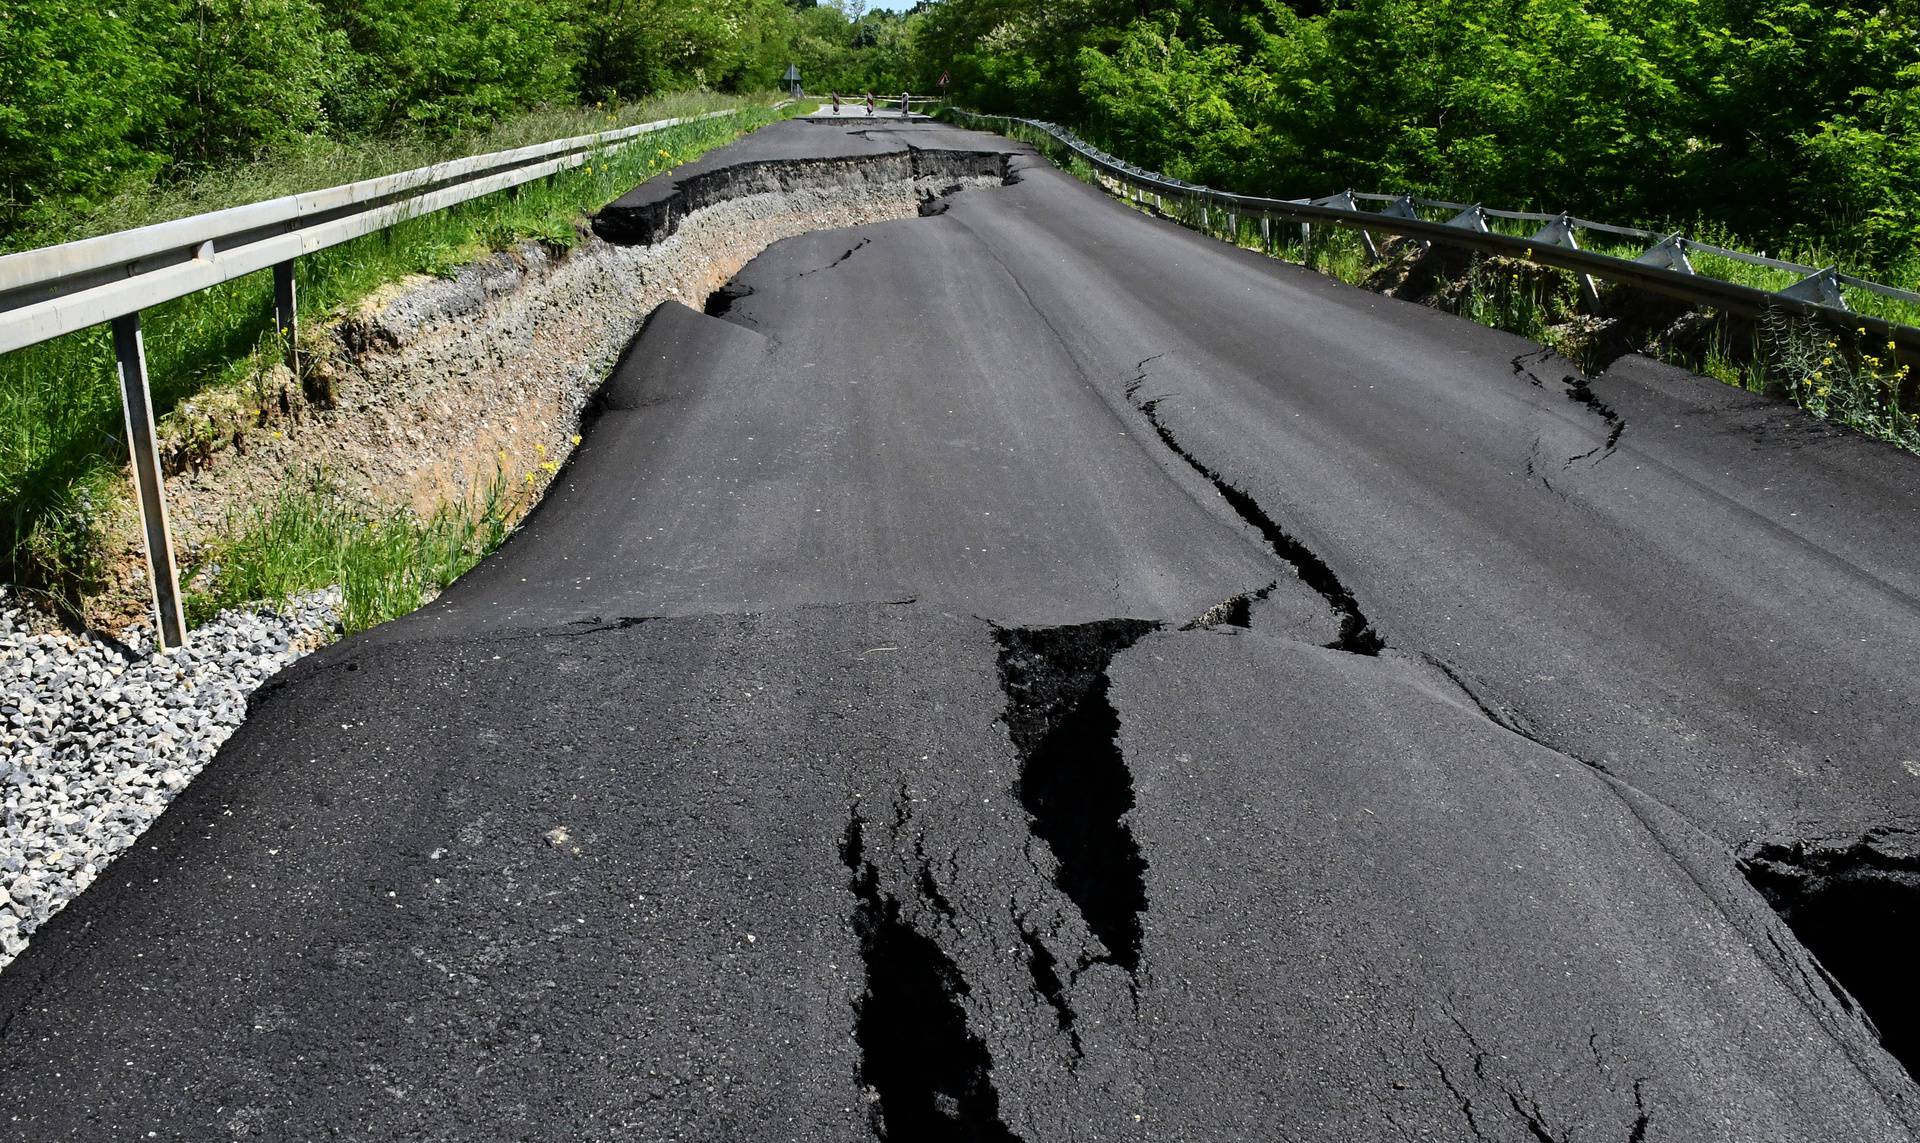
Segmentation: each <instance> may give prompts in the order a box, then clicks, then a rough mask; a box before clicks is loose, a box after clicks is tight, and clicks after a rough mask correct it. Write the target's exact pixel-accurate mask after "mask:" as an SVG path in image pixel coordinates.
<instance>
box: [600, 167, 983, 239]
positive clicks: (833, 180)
mask: <svg viewBox="0 0 1920 1143" xmlns="http://www.w3.org/2000/svg"><path fill="white" fill-rule="evenodd" d="M1007 159H1008V155H1007V153H1006V152H997V151H947V150H933V151H924V150H906V151H899V152H893V153H889V154H881V155H861V156H853V157H846V158H834V159H780V160H768V161H765V162H753V163H737V164H733V165H729V166H724V167H718V168H715V169H712V170H705V171H696V172H693V173H689V174H686V175H673V174H668V175H664V176H662V177H660V178H657V179H651V180H649V181H648V182H647V183H646V184H645V185H643V186H640V187H637V188H635V189H634V190H633V191H632V193H630V194H627V195H623V196H622V197H620V198H619V199H617V200H615V201H614V202H613V203H611V204H609V205H608V206H607V207H606V208H605V209H603V210H602V211H601V212H600V213H599V214H598V215H596V216H594V220H593V229H594V233H596V234H598V235H599V236H600V237H601V238H604V239H606V240H607V241H609V242H617V243H622V244H652V243H656V242H660V241H661V240H663V239H665V238H666V237H668V236H669V235H673V234H676V233H678V232H679V230H680V226H681V224H682V222H683V221H685V220H688V219H689V218H691V217H692V216H693V215H695V214H697V213H698V212H700V211H703V210H706V209H709V208H710V207H712V206H713V205H714V204H716V203H721V202H730V201H733V200H736V199H740V198H745V197H752V196H758V195H764V194H791V193H793V192H794V191H796V190H802V189H807V188H817V187H827V186H832V187H839V188H842V189H855V188H860V187H868V188H872V189H874V190H876V191H882V192H883V193H884V191H883V188H887V187H890V186H895V185H899V184H903V183H916V182H936V183H941V184H951V183H953V182H954V181H955V180H987V181H991V182H1000V181H1003V180H1004V179H1005V178H1006V176H1007Z"/></svg>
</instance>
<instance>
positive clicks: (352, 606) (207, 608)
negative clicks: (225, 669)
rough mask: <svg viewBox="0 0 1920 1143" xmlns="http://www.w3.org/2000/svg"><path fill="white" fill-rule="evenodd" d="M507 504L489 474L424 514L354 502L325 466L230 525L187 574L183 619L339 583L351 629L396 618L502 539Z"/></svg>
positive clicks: (500, 483)
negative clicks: (488, 481)
mask: <svg viewBox="0 0 1920 1143" xmlns="http://www.w3.org/2000/svg"><path fill="white" fill-rule="evenodd" d="M512 515H513V504H512V502H511V500H510V498H509V497H508V495H507V488H506V482H505V481H504V480H503V479H496V480H494V482H493V483H492V485H491V486H490V487H489V488H488V489H487V490H486V491H485V492H484V493H482V494H480V495H478V496H476V497H474V498H473V499H471V500H469V501H468V502H466V503H461V504H448V505H444V506H443V507H441V509H440V510H439V511H438V512H436V513H434V515H433V516H432V517H430V518H428V519H425V520H422V519H420V518H418V517H417V516H415V515H414V514H413V513H411V512H407V511H399V510H381V509H378V508H375V507H373V506H371V505H364V504H356V503H354V502H353V501H352V500H351V499H350V498H349V497H348V496H346V495H345V494H344V493H343V492H342V491H341V490H340V489H339V488H338V487H336V486H335V485H334V483H333V482H332V481H331V480H329V479H328V478H327V476H326V474H325V473H324V472H315V473H314V474H312V476H311V477H310V478H309V479H308V480H306V481H303V482H298V483H293V484H289V485H287V486H285V487H283V488H281V489H280V490H279V491H278V492H276V493H275V494H274V495H273V497H272V498H271V499H270V500H268V501H267V502H266V503H264V504H261V505H257V506H255V507H254V508H253V509H251V510H250V511H249V512H247V513H245V514H244V515H241V516H239V517H237V518H235V519H234V520H232V521H231V522H230V523H229V526H228V528H227V530H226V531H227V535H228V538H227V539H226V540H225V541H223V542H222V543H220V544H218V545H216V546H215V547H214V548H213V550H211V551H209V552H208V553H206V557H205V558H204V559H203V560H202V562H201V563H200V564H198V565H197V566H195V567H194V568H193V569H191V570H190V571H189V572H188V574H187V619H188V622H189V623H192V624H199V623H203V622H205V621H206V620H208V619H210V618H212V617H213V616H214V614H216V613H217V612H219V611H220V610H222V609H223V608H228V607H238V606H243V605H246V604H252V603H257V602H262V601H280V600H286V599H289V598H291V597H293V596H295V595H299V594H302V593H304V592H309V591H315V590H318V589H321V588H325V587H332V586H334V585H336V584H337V585H339V586H340V587H341V589H342V591H343V592H344V594H345V603H344V605H343V609H342V612H341V621H342V625H343V626H344V627H345V629H346V632H347V633H348V634H352V633H353V632H355V631H364V630H366V629H367V628H369V627H372V626H374V625H376V624H380V623H385V622H386V621H387V620H389V619H394V618H398V617H399V616H402V615H405V614H406V613H407V612H409V611H412V610H414V609H415V608H417V607H419V606H420V605H421V604H423V603H425V602H427V601H428V600H429V599H431V598H432V597H433V596H434V595H435V594H438V593H439V592H440V591H442V590H444V589H445V588H446V587H447V585H448V584H451V583H452V582H453V581H454V580H456V579H458V578H459V577H460V576H461V575H463V574H465V573H466V571H467V570H468V569H469V568H471V567H473V565H475V564H477V563H479V562H480V560H481V559H483V558H484V557H485V556H486V555H487V554H488V553H489V552H491V551H493V549H495V548H497V547H499V546H500V542H501V541H502V540H504V539H506V537H507V531H508V528H509V526H510V524H511V520H512Z"/></svg>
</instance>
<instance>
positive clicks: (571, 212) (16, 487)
mask: <svg viewBox="0 0 1920 1143" xmlns="http://www.w3.org/2000/svg"><path fill="white" fill-rule="evenodd" d="M742 105H743V101H742V100H740V99H738V98H736V97H723V96H707V95H689V96H679V97H674V98H670V99H664V100H653V101H649V102H646V103H642V104H634V105H630V106H628V107H623V108H620V109H618V110H615V111H592V110H585V111H565V112H563V111H553V110H548V111H538V112H534V113H531V114H529V115H527V116H524V117H522V118H520V119H518V120H515V121H514V122H512V123H510V124H505V125H502V126H500V127H498V128H496V129H495V130H494V131H492V132H490V133H488V134H487V135H484V136H476V137H474V138H471V139H469V140H467V144H468V146H469V147H471V148H474V149H498V148H501V147H510V146H514V145H518V144H522V143H527V142H532V141H540V140H546V139H552V138H558V137H564V136H567V135H574V134H583V133H585V132H588V131H592V130H600V129H607V128H610V127H614V126H618V125H621V124H624V123H630V122H645V121H649V120H653V119H659V118H671V117H676V116H683V115H689V114H695V113H698V112H701V111H706V110H716V109H721V108H729V107H741V106H742ZM775 117H776V115H775V113H773V112H771V111H769V110H766V109H765V107H764V105H761V106H755V107H746V108H745V109H744V110H742V111H741V113H740V114H738V115H736V116H732V117H729V118H726V119H720V120H710V121H706V122H701V123H693V124H687V125H684V126H680V127H674V128H669V129H668V130H666V131H662V132H659V133H657V134H652V135H648V136H645V137H643V138H641V139H639V140H636V141H635V142H633V143H632V144H630V145H628V146H625V147H622V148H619V149H614V150H609V151H607V152H604V153H603V154H601V155H599V156H596V157H595V158H594V159H593V161H592V162H590V163H588V164H586V165H584V166H581V167H577V168H574V169H573V170H571V171H567V172H563V173H561V174H558V175H555V176H553V177H552V178H549V179H545V180H540V181H536V182H534V183H530V184H526V185H524V186H522V187H520V188H518V189H517V193H516V192H503V193H500V194H494V195H489V196H487V197H485V198H482V199H476V200H473V201H471V202H467V203H463V204H461V205H459V206H456V207H453V208H451V209H448V210H444V211H440V212H437V213H434V214H430V215H424V216H422V217H419V218H415V219H409V220H407V221H405V222H402V223H400V224H399V225H397V226H393V227H390V228H388V229H386V230H383V231H380V232H378V233H375V234H370V235H368V236H366V237H364V238H359V239H355V240H354V241H352V242H348V243H345V244H342V245H340V246H336V247H333V248H331V249H328V250H323V251H320V252H318V253H315V254H312V255H308V256H306V257H303V258H301V259H300V260H299V262H298V263H297V264H296V266H295V278H296V281H297V284H298V292H299V302H300V312H301V316H302V318H303V320H306V321H311V320H316V319H321V318H324V317H325V316H326V315H328V314H331V313H335V312H338V311H340V310H341V309H343V308H345V307H347V306H349V305H351V304H353V303H355V302H357V301H359V300H360V299H362V298H365V297H366V296H368V295H369V294H371V293H372V292H373V291H375V290H377V289H378V288H379V287H381V286H382V285H384V284H386V283H388V282H391V281H395V280H397V279H400V278H403V277H405V276H407V275H409V274H420V273H424V274H435V275H448V274H451V273H452V272H453V271H454V270H456V269H457V268H458V267H459V266H461V265H462V264H464V263H466V262H470V261H473V260H474V259H476V258H479V257H482V256H484V255H485V254H487V253H488V252H490V251H492V250H499V249H504V248H506V247H509V246H511V245H513V244H515V243H517V242H520V241H523V240H526V239H538V240H540V241H543V242H546V243H549V244H551V245H554V246H559V247H569V246H572V245H573V244H574V243H575V242H576V241H577V240H578V231H577V229H576V227H577V225H578V223H579V220H580V218H581V216H582V215H583V214H585V213H587V212H590V211H592V210H595V209H597V208H599V207H600V206H602V205H604V204H605V203H607V202H608V201H610V200H612V199H613V198H616V197H618V196H619V195H620V194H622V193H624V192H625V191H627V190H628V189H630V188H631V187H633V186H634V185H635V184H637V183H639V182H642V181H644V180H646V179H648V178H651V177H652V176H653V175H655V174H658V173H660V172H661V171H663V170H666V169H669V168H671V167H673V166H675V165H677V164H679V163H682V162H685V161H687V160H689V159H691V158H693V157H694V156H696V155H699V154H701V153H703V152H705V151H707V150H710V149H712V148H714V147H716V146H719V145H721V144H724V143H726V142H729V141H731V140H733V139H734V138H737V137H738V136H739V135H740V134H741V133H743V132H744V131H746V130H750V129H752V128H753V127H757V126H760V125H762V124H764V123H766V122H768V121H770V120H771V119H773V118H775ZM444 157H446V155H445V153H444V149H443V148H441V147H440V146H439V145H436V144H429V143H426V142H410V141H406V140H402V141H386V142H365V143H357V144H324V145H316V147H315V149H313V150H312V151H303V152H300V153H297V154H294V155H291V156H283V157H280V158H278V159H275V160H274V161H273V162H271V163H262V164H258V165H256V166H255V167H250V168H245V169H243V170H242V171H240V172H236V173H234V174H233V176H232V177H231V178H230V179H220V180H213V179H208V180H204V181H203V182H201V183H197V184H188V185H185V186H182V187H175V188H165V189H158V190H154V191H152V192H151V193H150V194H149V195H147V196H145V197H143V198H140V199H138V200H128V201H126V202H124V203H122V204H121V207H122V208H123V209H121V211H120V213H119V214H118V215H117V216H115V217H113V219H112V222H113V224H114V225H113V227H112V228H116V229H117V228H119V227H120V226H125V225H137V224H140V223H144V222H153V221H160V220H163V219H166V218H172V217H177V216H180V215H182V214H191V213H196V212H199V211H204V210H209V209H216V208H218V207H221V206H227V205H233V204H234V203H239V202H251V201H257V200H259V199H261V198H270V197H274V196H275V195H281V194H289V193H295V192H298V191H301V190H309V189H314V188H316V187H321V186H329V185H334V184H337V183H340V182H343V181H350V180H352V179H355V178H359V177H364V176H367V175H371V174H376V173H386V172H390V171H392V170H396V169H405V168H407V167H412V166H418V165H421V164H422V163H426V162H431V161H434V160H436V159H439V158H444ZM106 223H107V218H106V215H105V214H103V215H102V216H101V217H97V218H91V219H80V220H75V221H74V222H73V223H72V224H71V225H70V226H69V227H68V228H67V229H66V230H65V231H64V232H62V233H59V234H53V233H50V232H46V231H42V232H41V233H40V235H39V237H41V238H43V239H47V240H66V239H71V238H76V237H81V236H84V235H86V234H88V233H92V232H94V231H96V230H97V229H99V228H101V227H102V226H104V225H106ZM272 312H273V301H272V279H271V275H269V274H267V273H264V272H263V273H259V274H253V275H249V276H248V277H245V278H242V279H238V280H236V281H233V282H228V283H225V284H223V285H221V286H218V287H215V288H213V289H210V290H204V291H201V292H200V293H197V294H193V295H190V296H188V297H184V298H180V299H178V300H176V301H172V302H168V303H165V304H163V305H160V306H156V307H154V308H153V309H151V310H148V311H146V312H145V313H143V314H142V316H141V320H142V323H143V326H144V329H145V335H146V348H147V355H148V370H149V373H150V375H151V378H152V384H153V391H154V392H153V397H154V409H155V412H156V414H157V415H160V416H164V415H165V414H167V413H168V412H169V411H171V410H172V409H173V408H174V407H176V406H177V405H178V404H179V403H180V402H181V401H183V400H185V399H186V398H188V397H191V396H193V395H195V394H197V393H200V392H203V391H205V390H208V389H211V388H218V387H222V386H244V385H247V384H249V383H257V382H258V380H259V379H261V378H264V377H265V375H266V367H267V366H268V364H269V363H271V362H272V361H273V360H275V359H276V356H277V347H276V346H275V341H274V336H273V324H272V323H273V317H272ZM122 435H123V431H122V424H121V412H120V400H119V394H118V390H117V386H116V383H115V380H114V369H113V357H112V349H111V343H110V340H109V334H108V331H107V330H106V329H105V327H99V328H95V329H89V330H83V331H81V332H79V333H75V334H71V335H68V336H66V337H62V338H58V339H56V340H54V341H49V342H45V343H43V344H41V345H37V346H33V347H30V348H28V349H25V350H20V351H18V352H15V353H11V354H7V355H5V356H4V357H0V579H6V580H10V581H12V582H14V583H16V584H18V585H19V586H20V587H21V588H22V590H23V591H25V592H26V593H28V594H30V595H37V596H39V597H40V598H41V599H42V600H43V601H44V602H47V603H49V604H51V605H53V606H54V607H55V608H56V609H58V610H62V611H64V612H66V613H68V614H69V615H71V616H75V617H77V616H78V614H79V610H78V609H79V606H80V603H81V600H82V599H83V597H84V596H85V595H87V594H88V593H90V592H92V591H95V590H97V589H98V587H99V586H100V585H101V582H102V581H101V577H102V573H103V571H104V567H103V563H102V556H101V551H102V545H103V543H104V539H105V525H104V522H103V521H104V518H105V515H106V512H107V510H108V509H109V508H110V507H111V505H112V502H113V501H114V500H115V499H116V498H118V497H121V496H123V495H124V492H123V490H122V481H121V480H120V478H119V469H120V467H121V466H122V465H123V464H124V460H125V455H126V452H125V442H124V441H123V440H122Z"/></svg>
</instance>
